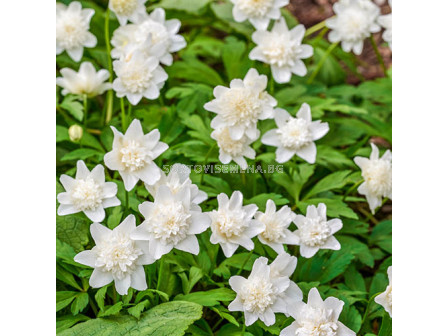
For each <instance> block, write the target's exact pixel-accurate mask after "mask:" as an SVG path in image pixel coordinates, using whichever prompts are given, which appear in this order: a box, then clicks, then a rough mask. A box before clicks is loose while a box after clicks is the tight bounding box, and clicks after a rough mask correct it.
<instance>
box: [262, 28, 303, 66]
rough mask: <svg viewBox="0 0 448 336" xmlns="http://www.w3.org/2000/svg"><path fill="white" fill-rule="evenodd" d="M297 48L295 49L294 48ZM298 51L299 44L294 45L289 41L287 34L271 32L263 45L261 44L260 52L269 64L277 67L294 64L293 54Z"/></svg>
mask: <svg viewBox="0 0 448 336" xmlns="http://www.w3.org/2000/svg"><path fill="white" fill-rule="evenodd" d="M296 49H297V50H296ZM299 51H300V46H297V47H294V46H293V45H292V44H291V41H289V36H283V35H279V34H275V33H274V34H272V33H271V37H270V39H269V40H268V42H267V43H266V44H265V45H262V53H263V55H264V56H265V57H266V59H267V61H268V63H269V64H275V65H277V66H279V67H283V66H285V65H289V66H293V65H294V55H295V54H296V52H299Z"/></svg>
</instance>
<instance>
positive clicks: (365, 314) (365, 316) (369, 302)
mask: <svg viewBox="0 0 448 336" xmlns="http://www.w3.org/2000/svg"><path fill="white" fill-rule="evenodd" d="M380 294H381V293H377V294H375V295H373V296H372V297H371V298H370V299H369V301H368V302H367V307H366V311H365V312H364V316H363V317H362V320H361V329H360V330H359V331H360V332H361V330H362V329H363V326H364V323H365V322H366V319H367V317H368V316H369V308H370V304H371V303H372V302H373V300H374V299H375V298H376V297H377V296H378V295H380Z"/></svg>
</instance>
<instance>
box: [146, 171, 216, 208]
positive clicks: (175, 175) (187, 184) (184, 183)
mask: <svg viewBox="0 0 448 336" xmlns="http://www.w3.org/2000/svg"><path fill="white" fill-rule="evenodd" d="M190 173H191V169H190V168H188V167H187V166H186V165H184V164H180V163H175V164H174V165H173V166H172V167H171V169H170V172H169V173H168V176H167V175H166V174H165V173H164V172H163V171H161V172H160V179H159V180H158V181H157V182H156V183H155V184H153V185H148V184H145V187H146V189H147V190H148V191H149V193H150V194H151V196H152V197H154V198H155V197H156V194H157V190H159V188H160V187H161V186H163V185H166V186H167V187H168V188H170V190H171V192H172V193H173V195H175V194H177V193H178V192H179V191H180V190H182V189H183V188H189V189H190V198H191V202H192V203H194V204H200V203H202V202H204V201H205V200H206V199H207V198H208V196H207V193H206V192H205V191H202V190H199V188H198V186H197V185H196V184H193V182H192V181H191V179H190Z"/></svg>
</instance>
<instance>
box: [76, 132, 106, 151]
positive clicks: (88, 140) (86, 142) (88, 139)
mask: <svg viewBox="0 0 448 336" xmlns="http://www.w3.org/2000/svg"><path fill="white" fill-rule="evenodd" d="M79 143H80V144H81V145H83V146H87V147H92V148H95V149H98V150H99V151H101V152H104V148H103V146H101V143H100V142H99V141H98V140H97V139H96V138H95V137H94V136H93V135H92V134H90V133H89V132H86V131H84V133H83V135H82V138H81V141H80V142H79Z"/></svg>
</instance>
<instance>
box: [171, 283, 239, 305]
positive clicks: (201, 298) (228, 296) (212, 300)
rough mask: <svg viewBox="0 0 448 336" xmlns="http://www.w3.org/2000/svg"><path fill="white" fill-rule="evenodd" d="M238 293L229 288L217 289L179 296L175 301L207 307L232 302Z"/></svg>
mask: <svg viewBox="0 0 448 336" xmlns="http://www.w3.org/2000/svg"><path fill="white" fill-rule="evenodd" d="M235 296H236V293H235V292H234V291H233V290H231V289H228V288H217V289H212V290H209V291H204V292H194V293H191V294H187V295H177V296H176V297H175V298H174V300H181V301H189V302H195V303H198V304H200V305H203V306H205V307H212V306H216V305H218V304H219V301H232V300H234V299H235Z"/></svg>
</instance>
